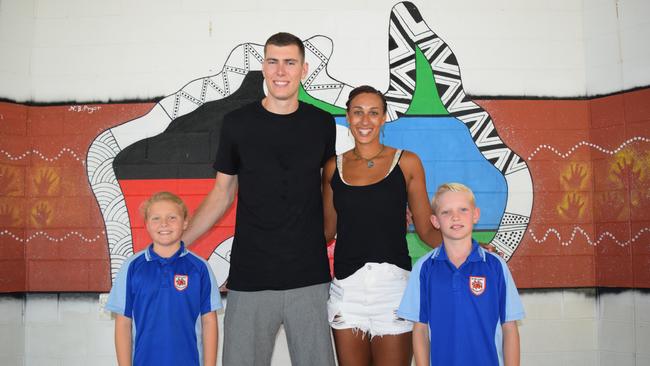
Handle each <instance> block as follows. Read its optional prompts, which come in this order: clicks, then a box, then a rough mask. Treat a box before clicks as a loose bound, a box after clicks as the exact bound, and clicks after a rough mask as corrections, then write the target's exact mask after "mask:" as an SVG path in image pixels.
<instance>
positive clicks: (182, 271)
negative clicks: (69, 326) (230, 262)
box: [106, 192, 222, 366]
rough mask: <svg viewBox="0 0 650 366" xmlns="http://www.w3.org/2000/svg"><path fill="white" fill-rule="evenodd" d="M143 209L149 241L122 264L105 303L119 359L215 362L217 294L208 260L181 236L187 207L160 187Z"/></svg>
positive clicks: (128, 361) (159, 364) (150, 362)
mask: <svg viewBox="0 0 650 366" xmlns="http://www.w3.org/2000/svg"><path fill="white" fill-rule="evenodd" d="M142 213H143V215H144V220H145V225H146V228H147V232H148V233H149V236H151V239H152V241H153V243H152V244H151V245H149V246H148V247H147V249H145V250H143V251H141V252H139V253H136V254H134V255H132V256H131V257H129V258H128V259H127V260H126V261H125V262H124V264H122V268H121V269H120V272H119V273H118V275H117V277H116V278H115V282H114V283H113V288H112V289H111V293H110V295H109V298H108V302H107V304H106V309H107V310H110V311H112V312H114V313H115V314H116V318H115V349H116V351H117V361H118V364H119V365H120V366H125V365H157V366H162V365H170V366H171V365H206V366H207V365H211V366H214V365H216V362H217V316H216V313H215V310H217V309H220V308H221V307H222V305H221V297H220V295H219V290H218V288H217V283H216V281H215V277H214V275H213V274H212V271H211V270H210V267H209V265H208V263H207V262H206V261H205V260H203V259H202V258H200V257H198V256H196V255H195V254H194V253H191V252H189V251H188V250H187V249H185V245H184V244H183V242H182V241H181V235H182V234H183V231H184V230H185V228H186V227H187V207H185V204H184V203H183V201H182V200H181V199H180V198H179V197H178V196H176V195H175V194H173V193H169V192H159V193H156V194H154V195H153V196H152V197H151V198H149V199H148V200H147V201H145V202H144V203H143V205H142Z"/></svg>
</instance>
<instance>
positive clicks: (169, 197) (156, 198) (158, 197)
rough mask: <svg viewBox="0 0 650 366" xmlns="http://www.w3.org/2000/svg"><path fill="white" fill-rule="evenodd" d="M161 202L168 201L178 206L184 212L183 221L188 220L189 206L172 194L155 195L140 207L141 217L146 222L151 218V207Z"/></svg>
mask: <svg viewBox="0 0 650 366" xmlns="http://www.w3.org/2000/svg"><path fill="white" fill-rule="evenodd" d="M160 201H168V202H172V203H175V204H177V205H178V207H180V209H181V211H183V220H185V219H187V206H185V202H183V200H182V199H181V198H180V197H178V196H177V195H175V194H173V193H171V192H158V193H154V194H153V195H152V196H151V197H149V198H148V199H147V200H146V201H144V202H142V204H141V205H140V215H142V217H144V219H145V220H146V219H147V217H148V216H149V207H151V205H153V204H154V203H156V202H160Z"/></svg>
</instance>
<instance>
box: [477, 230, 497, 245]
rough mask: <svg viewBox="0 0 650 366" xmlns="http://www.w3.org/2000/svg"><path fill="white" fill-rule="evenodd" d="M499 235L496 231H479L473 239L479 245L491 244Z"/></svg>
mask: <svg viewBox="0 0 650 366" xmlns="http://www.w3.org/2000/svg"><path fill="white" fill-rule="evenodd" d="M496 235H497V232H496V231H479V232H473V233H472V238H474V239H475V240H476V241H477V242H479V243H489V242H491V241H492V239H494V237H495V236H496Z"/></svg>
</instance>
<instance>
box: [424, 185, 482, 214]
mask: <svg viewBox="0 0 650 366" xmlns="http://www.w3.org/2000/svg"><path fill="white" fill-rule="evenodd" d="M447 192H465V193H467V196H468V199H469V203H470V204H472V206H474V207H476V198H475V197H474V192H472V190H471V189H470V188H469V187H468V186H466V185H464V184H462V183H453V182H452V183H444V184H441V185H439V186H438V190H437V191H436V194H435V195H434V196H433V199H432V200H431V209H432V210H433V214H434V215H435V214H436V210H437V209H438V200H439V199H440V196H442V195H443V194H444V193H447Z"/></svg>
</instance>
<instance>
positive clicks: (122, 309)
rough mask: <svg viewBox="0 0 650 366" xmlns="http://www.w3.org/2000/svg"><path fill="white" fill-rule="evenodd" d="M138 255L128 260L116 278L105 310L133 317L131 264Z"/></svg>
mask: <svg viewBox="0 0 650 366" xmlns="http://www.w3.org/2000/svg"><path fill="white" fill-rule="evenodd" d="M137 257H138V255H135V256H132V257H130V258H128V259H127V260H126V261H124V263H122V267H121V268H120V271H119V272H118V273H117V276H115V281H113V287H112V288H111V292H110V294H108V300H107V301H106V306H105V309H106V310H108V311H110V312H113V313H116V314H120V315H124V316H126V317H129V318H132V317H133V309H132V307H131V304H132V303H133V299H132V296H131V291H130V285H129V283H130V275H129V274H130V268H131V263H133V261H134V260H135V258H137Z"/></svg>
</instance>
